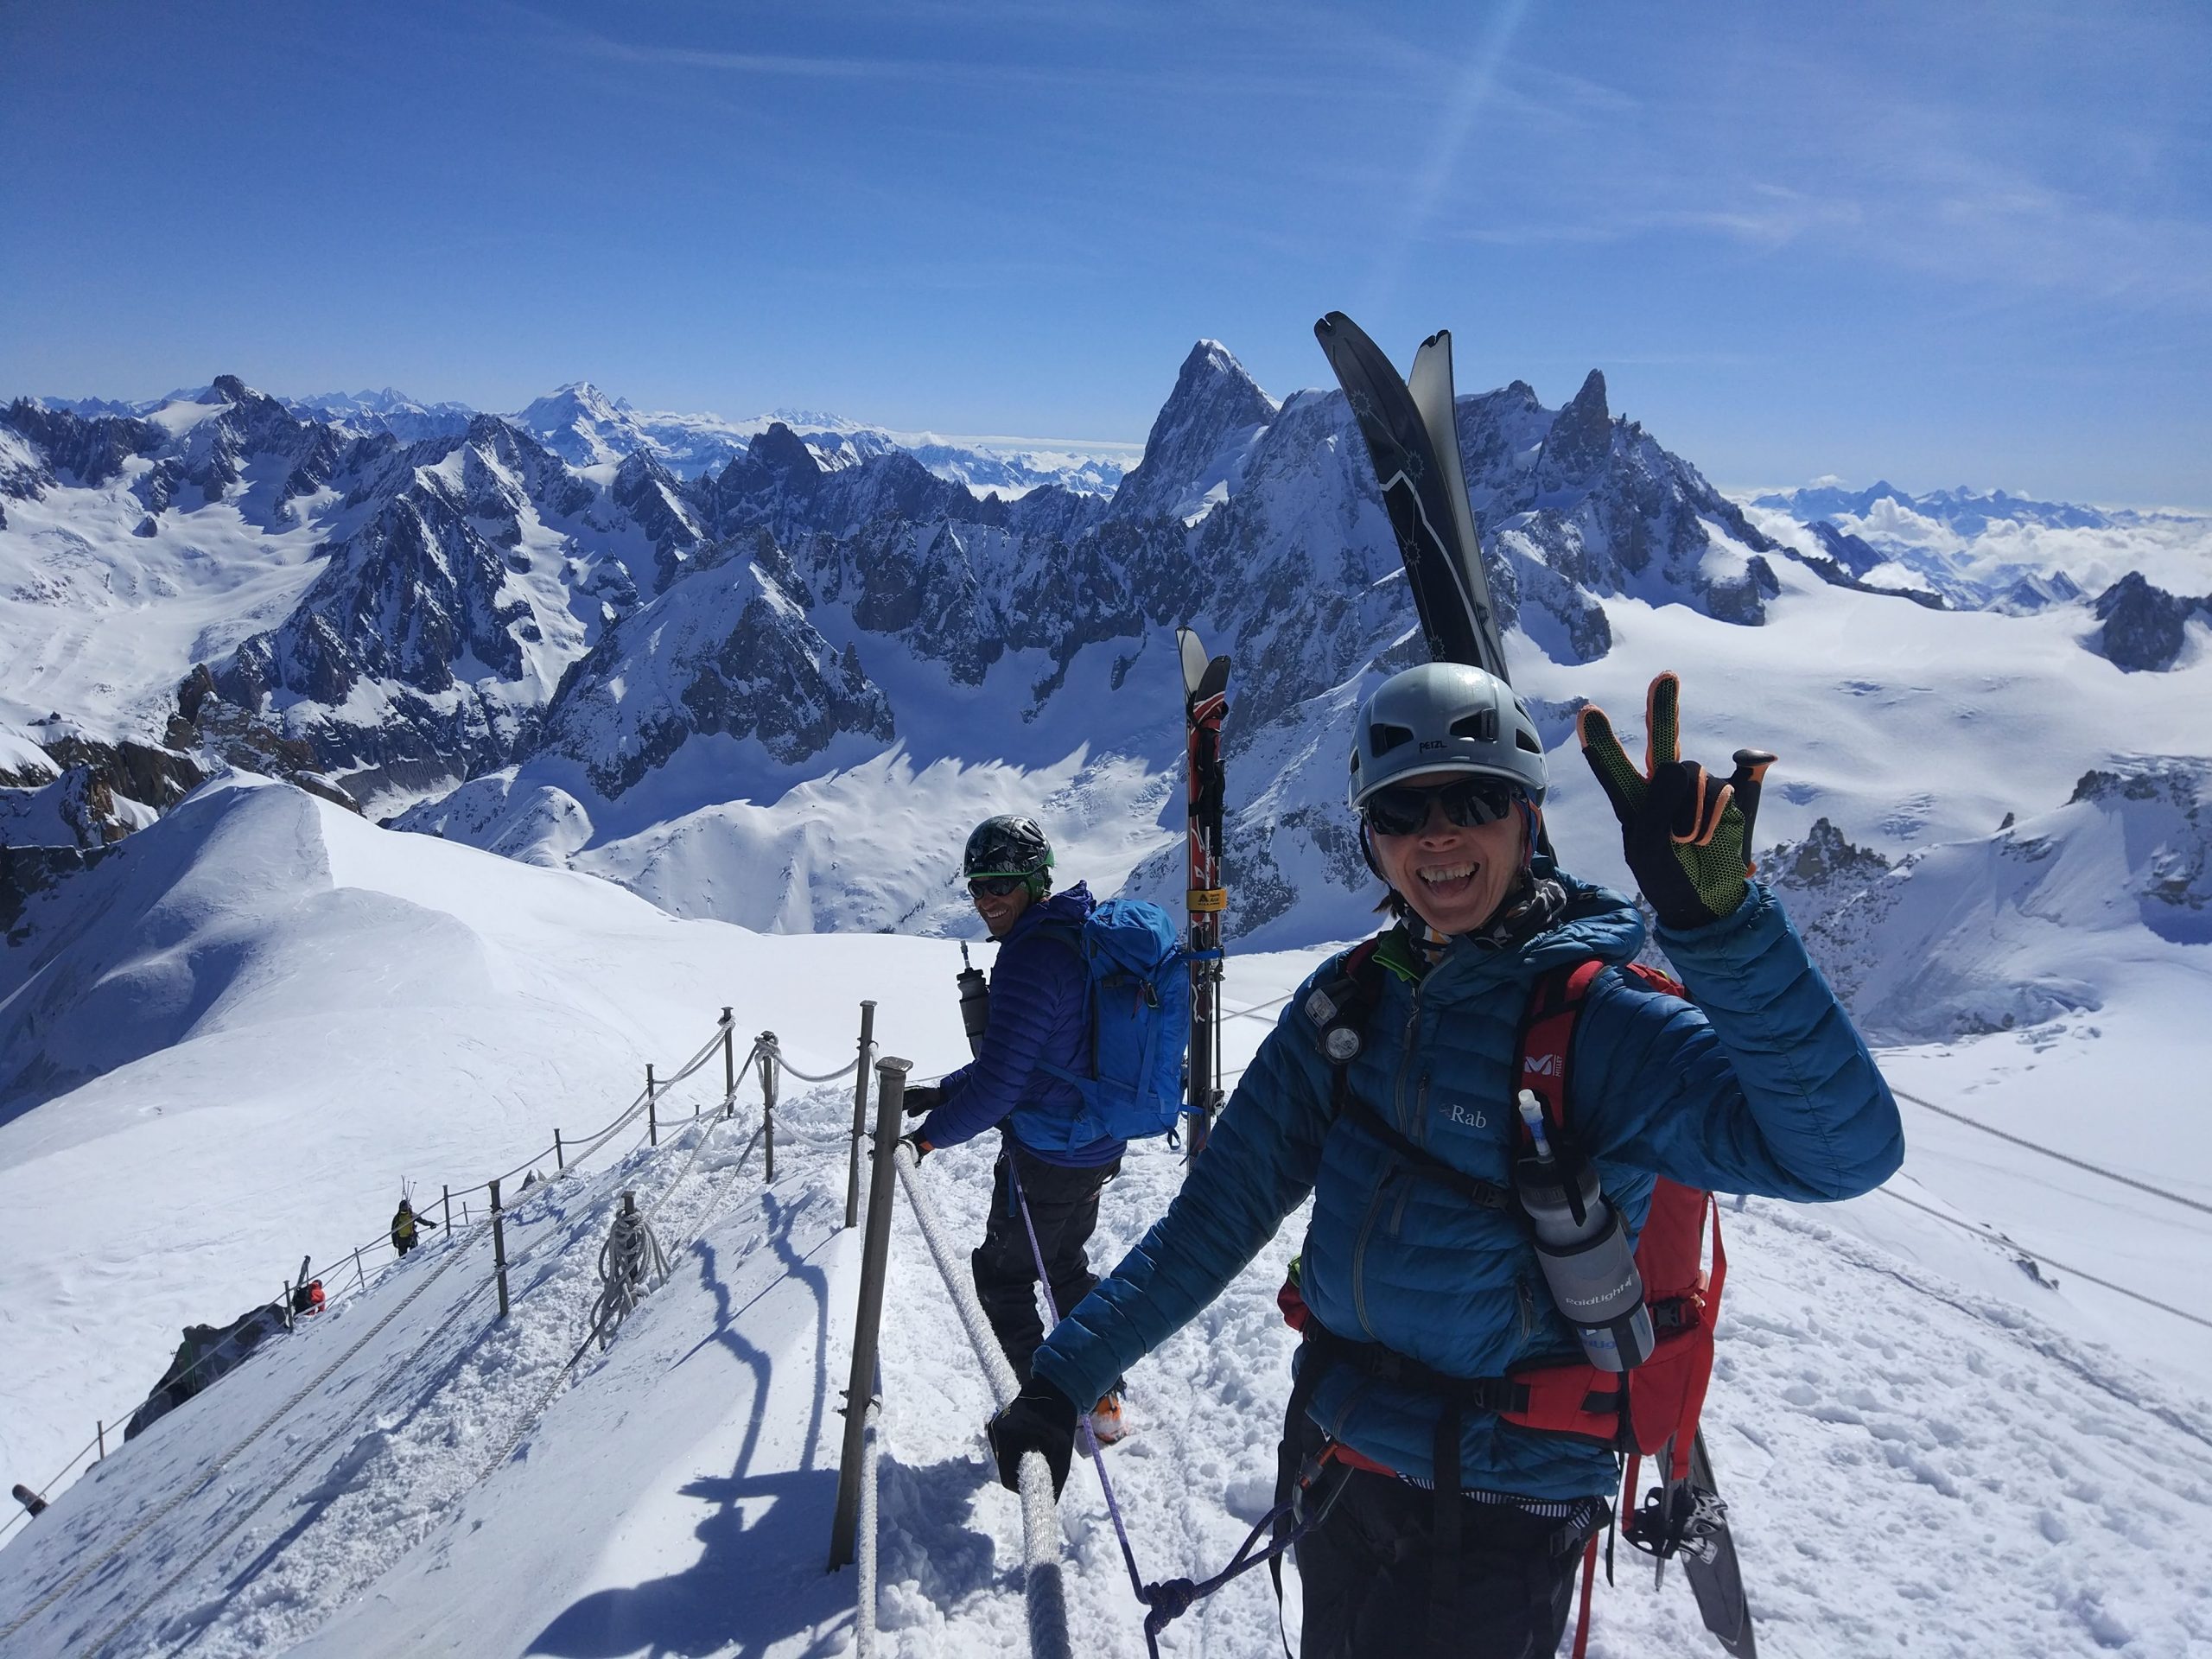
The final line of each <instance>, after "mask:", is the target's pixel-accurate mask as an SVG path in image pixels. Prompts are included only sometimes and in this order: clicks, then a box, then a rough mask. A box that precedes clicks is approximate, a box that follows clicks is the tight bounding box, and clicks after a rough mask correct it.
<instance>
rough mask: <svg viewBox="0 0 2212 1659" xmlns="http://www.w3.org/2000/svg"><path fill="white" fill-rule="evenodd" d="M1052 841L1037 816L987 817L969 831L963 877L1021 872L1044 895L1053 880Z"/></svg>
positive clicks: (1031, 889)
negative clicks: (1041, 827)
mask: <svg viewBox="0 0 2212 1659" xmlns="http://www.w3.org/2000/svg"><path fill="white" fill-rule="evenodd" d="M1051 869H1052V842H1049V841H1047V840H1046V839H1045V832H1044V831H1043V830H1042V829H1039V828H1038V827H1037V821H1036V819H1034V818H1024V817H1014V816H1011V815H1002V816H1001V817H995V818H985V819H984V820H983V821H982V823H979V824H977V825H976V827H975V828H974V829H971V830H969V832H968V846H967V849H966V850H965V851H964V852H963V853H962V854H961V855H960V879H961V880H963V881H972V880H975V879H976V877H978V876H994V875H1001V876H1003V875H1020V876H1027V878H1028V879H1029V893H1030V897H1032V898H1033V899H1041V898H1042V897H1044V895H1045V894H1046V893H1047V892H1048V891H1050V889H1051V887H1052V877H1051V875H1050V874H1048V873H1049V872H1050V871H1051Z"/></svg>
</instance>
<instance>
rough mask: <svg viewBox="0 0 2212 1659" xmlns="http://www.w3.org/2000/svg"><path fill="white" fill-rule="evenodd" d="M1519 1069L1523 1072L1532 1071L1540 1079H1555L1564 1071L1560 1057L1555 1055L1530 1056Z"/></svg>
mask: <svg viewBox="0 0 2212 1659" xmlns="http://www.w3.org/2000/svg"><path fill="white" fill-rule="evenodd" d="M1521 1069H1522V1071H1533V1072H1535V1074H1536V1075H1537V1076H1538V1077H1557V1076H1559V1074H1560V1071H1562V1070H1563V1069H1564V1065H1563V1063H1562V1061H1561V1059H1560V1056H1558V1055H1556V1054H1531V1055H1530V1056H1529V1058H1527V1059H1525V1060H1523V1061H1522V1063H1521Z"/></svg>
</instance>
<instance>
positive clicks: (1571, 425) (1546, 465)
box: [1538, 369, 1613, 483]
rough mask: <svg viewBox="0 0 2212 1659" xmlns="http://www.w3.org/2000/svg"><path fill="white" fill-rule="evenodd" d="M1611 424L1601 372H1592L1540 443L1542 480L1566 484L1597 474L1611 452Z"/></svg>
mask: <svg viewBox="0 0 2212 1659" xmlns="http://www.w3.org/2000/svg"><path fill="white" fill-rule="evenodd" d="M1612 424H1613V417H1612V414H1611V411H1610V410H1608V409H1607V408H1606V407H1605V371H1604V370H1602V369H1592V370H1591V371H1590V372H1589V374H1588V375H1587V376H1586V378H1584V380H1583V382H1582V390H1581V391H1578V392H1576V393H1575V394H1574V397H1573V399H1572V400H1571V401H1570V402H1569V403H1568V404H1567V407H1566V408H1564V409H1562V410H1560V412H1559V418H1558V419H1557V420H1555V421H1554V422H1553V423H1552V429H1551V435H1550V436H1549V437H1548V438H1546V439H1545V440H1544V454H1543V458H1542V460H1541V461H1540V462H1539V463H1538V467H1539V470H1540V471H1541V473H1542V474H1543V475H1544V477H1545V479H1546V480H1547V481H1548V482H1557V483H1566V482H1568V481H1570V480H1580V479H1585V478H1587V477H1589V476H1590V474H1592V473H1594V472H1595V471H1597V469H1598V468H1599V467H1601V466H1603V465H1604V464H1605V457H1606V455H1607V454H1609V453H1610V452H1611V448H1612Z"/></svg>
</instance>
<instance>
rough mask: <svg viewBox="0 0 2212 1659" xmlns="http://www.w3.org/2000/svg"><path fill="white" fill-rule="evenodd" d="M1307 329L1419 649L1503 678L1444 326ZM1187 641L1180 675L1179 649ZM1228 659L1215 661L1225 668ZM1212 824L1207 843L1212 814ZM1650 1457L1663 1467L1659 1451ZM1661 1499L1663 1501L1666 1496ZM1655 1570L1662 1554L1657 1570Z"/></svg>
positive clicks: (1705, 1536)
mask: <svg viewBox="0 0 2212 1659" xmlns="http://www.w3.org/2000/svg"><path fill="white" fill-rule="evenodd" d="M1313 333H1314V335H1315V337H1316V338H1318V339H1319V340H1320V342H1321V349H1322V351H1323V352H1324V353H1326V354H1327V356H1328V359H1329V366H1330V367H1331V368H1332V369H1334V370H1335V371H1336V375H1337V380H1338V384H1339V385H1342V386H1343V387H1344V397H1345V398H1346V400H1347V401H1348V402H1350V404H1351V410H1352V414H1353V416H1355V417H1356V418H1357V421H1358V423H1359V430H1360V435H1361V436H1362V437H1363V438H1364V439H1365V440H1366V441H1367V451H1368V454H1369V455H1370V457H1371V458H1372V459H1373V461H1374V462H1375V477H1376V482H1377V483H1378V484H1380V485H1381V486H1382V488H1383V510H1384V512H1387V513H1389V518H1390V529H1391V531H1392V532H1393V533H1394V534H1395V537H1396V538H1397V543H1398V552H1399V555H1400V556H1401V557H1402V558H1403V560H1404V561H1405V566H1406V580H1407V582H1408V584H1409V585H1410V586H1411V587H1412V588H1413V594H1414V609H1415V610H1416V611H1417V612H1418V613H1419V614H1420V617H1421V632H1422V633H1423V635H1425V636H1426V638H1427V641H1428V652H1429V656H1430V657H1431V658H1433V659H1434V660H1435V661H1437V662H1440V663H1445V662H1449V663H1465V664H1470V665H1471V666H1473V667H1476V668H1479V669H1482V670H1484V671H1486V672H1488V673H1491V674H1494V675H1496V676H1497V677H1498V678H1499V679H1501V680H1503V681H1505V682H1507V683H1509V684H1510V683H1511V681H1512V676H1511V675H1510V673H1508V672H1507V671H1506V665H1505V646H1504V641H1503V638H1502V637H1501V635H1500V633H1499V630H1498V626H1497V611H1496V608H1495V607H1493V605H1492V603H1491V592H1490V580H1489V578H1488V576H1487V575H1485V574H1484V570H1483V560H1482V544H1481V542H1480V540H1479V539H1478V537H1477V535H1476V533H1475V520H1474V512H1473V510H1472V508H1471V505H1470V504H1469V501H1468V499H1467V480H1466V474H1465V471H1464V470H1463V468H1462V467H1461V464H1460V460H1459V423H1458V420H1457V418H1456V416H1455V413H1454V404H1453V391H1452V336H1451V334H1449V333H1447V332H1445V331H1443V330H1439V331H1438V332H1437V333H1435V334H1431V335H1430V336H1429V337H1428V338H1427V340H1423V341H1421V349H1420V350H1419V351H1418V352H1416V353H1414V367H1413V373H1412V375H1411V377H1410V378H1400V376H1399V374H1398V372H1397V369H1396V368H1395V366H1394V365H1392V364H1391V362H1390V359H1389V358H1388V357H1386V356H1385V355H1383V351H1382V349H1381V348H1380V347H1379V346H1376V344H1375V342H1374V341H1373V340H1370V339H1369V338H1368V337H1367V335H1366V334H1365V333H1364V332H1363V331H1362V330H1361V328H1360V327H1359V325H1358V324H1357V323H1356V322H1354V321H1352V320H1351V318H1350V317H1348V316H1346V315H1344V313H1343V312H1341V311H1332V312H1330V313H1329V315H1327V316H1325V317H1324V318H1322V319H1321V321H1319V322H1317V323H1315V324H1314V325H1313ZM1188 653H1189V647H1188V646H1187V645H1186V646H1185V680H1186V682H1187V680H1188V677H1189V655H1188ZM1227 666H1228V664H1227V662H1226V659H1224V660H1223V662H1222V667H1223V669H1224V672H1225V671H1226V669H1227ZM1216 823H1217V829H1216V839H1217V840H1218V836H1219V830H1218V818H1217V820H1216ZM1217 966H1218V964H1217ZM1193 1007H1195V1003H1194V1004H1193ZM1194 1075H1195V1074H1194ZM1657 1461H1658V1464H1659V1466H1660V1467H1661V1469H1662V1471H1663V1470H1664V1469H1665V1467H1666V1466H1667V1463H1668V1459H1665V1458H1663V1457H1662V1458H1661V1459H1658V1460H1657ZM1688 1485H1689V1487H1690V1488H1691V1491H1690V1493H1689V1494H1688V1496H1689V1497H1693V1498H1697V1497H1703V1498H1706V1499H1710V1500H1712V1501H1711V1502H1710V1503H1704V1504H1700V1505H1699V1506H1698V1507H1699V1509H1700V1514H1701V1518H1702V1519H1703V1521H1704V1522H1705V1525H1704V1526H1703V1527H1702V1528H1701V1529H1700V1532H1701V1535H1700V1537H1699V1538H1698V1539H1697V1540H1696V1541H1695V1542H1694V1544H1690V1545H1685V1547H1684V1548H1682V1549H1681V1552H1680V1558H1681V1560H1682V1562H1683V1569H1684V1572H1685V1573H1686V1575H1687V1576H1688V1579H1689V1581H1690V1588H1691V1590H1692V1591H1693V1592H1694V1593H1695V1595H1696V1597H1697V1605H1698V1611H1699V1613H1700V1615H1701V1616H1702V1617H1703V1618H1704V1620H1705V1625H1706V1628H1707V1630H1711V1631H1712V1632H1713V1635H1714V1636H1715V1637H1718V1638H1719V1643H1720V1645H1721V1647H1722V1648H1724V1649H1726V1650H1727V1651H1728V1652H1729V1653H1730V1654H1732V1655H1735V1656H1737V1659H1757V1652H1758V1649H1757V1647H1756V1645H1755V1642H1754V1638H1753V1636H1752V1633H1751V1610H1750V1608H1749V1606H1748V1605H1746V1603H1745V1599H1744V1581H1743V1574H1742V1573H1741V1571H1740V1569H1739V1567H1738V1563H1737V1560H1736V1544H1735V1540H1734V1538H1733V1537H1732V1535H1730V1533H1729V1531H1728V1525H1727V1517H1726V1510H1725V1509H1723V1508H1722V1507H1721V1506H1720V1505H1719V1503H1718V1494H1717V1492H1716V1491H1715V1489H1714V1483H1713V1465H1712V1461H1711V1459H1709V1458H1708V1457H1707V1453H1706V1449H1705V1436H1704V1434H1703V1433H1702V1432H1700V1433H1699V1434H1698V1436H1697V1439H1696V1441H1695V1442H1694V1446H1693V1447H1692V1451H1691V1460H1690V1478H1689V1481H1688ZM1674 1497H1675V1494H1674V1493H1672V1492H1668V1493H1663V1494H1662V1500H1669V1501H1671V1500H1673V1499H1674ZM1664 1512H1666V1508H1665V1507H1664V1506H1663V1505H1662V1513H1664ZM1665 1571H1666V1558H1665V1557H1664V1556H1662V1557H1661V1558H1660V1560H1659V1561H1658V1572H1659V1573H1661V1574H1662V1575H1663V1573H1665Z"/></svg>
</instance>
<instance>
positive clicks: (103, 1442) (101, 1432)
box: [80, 1417, 107, 1462]
mask: <svg viewBox="0 0 2212 1659" xmlns="http://www.w3.org/2000/svg"><path fill="white" fill-rule="evenodd" d="M80 1421H81V1420H80ZM92 1438H93V1439H94V1440H98V1441H99V1447H100V1453H99V1454H100V1457H103V1458H104V1457H105V1456H107V1425H106V1424H105V1423H104V1422H102V1421H100V1420H99V1418H97V1417H95V1418H93V1419H92ZM94 1461H95V1462H97V1461H99V1459H94Z"/></svg>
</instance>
